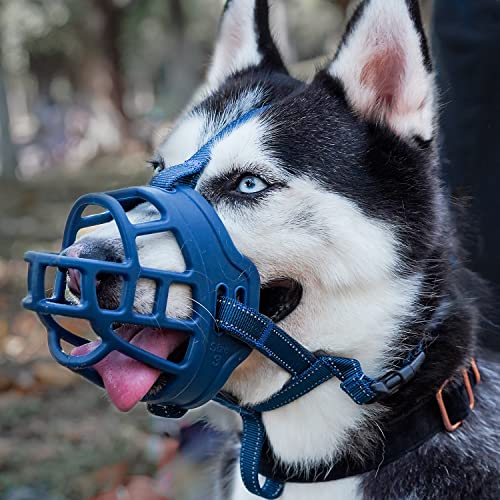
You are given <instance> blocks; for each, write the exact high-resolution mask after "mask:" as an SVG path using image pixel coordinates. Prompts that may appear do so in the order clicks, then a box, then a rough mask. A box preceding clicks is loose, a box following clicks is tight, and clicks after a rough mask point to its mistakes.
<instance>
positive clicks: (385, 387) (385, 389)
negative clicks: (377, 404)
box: [371, 351, 425, 401]
mask: <svg viewBox="0 0 500 500" xmlns="http://www.w3.org/2000/svg"><path fill="white" fill-rule="evenodd" d="M424 361H425V352H423V351H421V352H419V353H418V354H417V356H416V357H415V359H414V360H413V361H412V362H411V363H409V364H407V365H405V366H403V367H402V368H399V369H398V370H391V371H390V372H388V373H386V374H385V375H383V376H382V377H380V378H379V379H377V380H376V381H375V382H374V383H373V384H372V385H371V388H372V390H373V391H374V392H375V393H376V394H377V395H376V396H375V399H374V400H373V401H379V400H380V399H383V398H385V397H387V396H390V395H392V394H394V393H395V392H397V391H399V389H400V387H401V386H402V385H404V384H406V383H407V382H408V381H410V380H411V379H412V378H413V377H414V376H415V375H416V373H417V370H418V369H419V368H420V367H421V366H422V364H423V362H424Z"/></svg>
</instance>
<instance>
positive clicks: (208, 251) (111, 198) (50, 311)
mask: <svg viewBox="0 0 500 500" xmlns="http://www.w3.org/2000/svg"><path fill="white" fill-rule="evenodd" d="M144 202H148V203H150V204H152V205H153V206H154V207H155V208H156V209H157V210H158V212H159V214H160V216H159V218H158V219H156V220H153V221H150V222H145V223H141V224H133V223H132V222H130V220H129V218H128V217H127V213H126V208H127V207H129V206H135V205H138V204H140V203H144ZM91 205H94V206H95V205H97V206H99V207H102V208H103V209H104V210H105V211H104V212H103V213H99V214H96V215H89V216H84V215H83V213H84V210H85V209H86V208H87V207H88V206H91ZM113 220H114V222H115V223H116V226H117V228H118V231H119V234H120V237H121V242H122V244H123V253H124V258H123V262H107V261H102V260H93V259H87V258H79V257H71V256H66V255H63V254H54V253H41V252H28V253H27V254H26V257H25V258H26V260H27V262H29V264H30V266H29V276H28V290H29V292H28V296H27V297H26V298H25V300H24V306H25V307H26V308H28V309H31V310H33V311H35V312H36V313H37V314H38V316H39V317H40V319H41V321H42V322H43V323H44V325H45V326H46V328H47V330H48V336H49V337H48V338H49V348H50V352H51V354H52V355H53V356H54V358H55V359H56V360H57V361H58V362H59V363H60V364H62V365H64V366H66V367H67V368H70V369H71V370H74V371H75V372H77V373H79V374H81V375H82V376H84V377H86V378H87V379H89V380H91V381H92V382H94V383H97V384H99V385H101V386H102V385H103V381H102V379H101V377H100V376H99V374H98V373H97V371H96V370H95V369H94V368H92V366H93V365H95V364H96V363H98V362H100V361H102V360H103V359H104V358H105V357H106V356H108V355H109V354H110V353H111V352H112V351H119V352H120V353H122V354H124V355H127V356H129V357H131V358H133V359H135V360H138V361H140V362H142V363H144V364H146V365H148V366H150V367H153V368H156V369H158V370H160V371H161V373H162V374H164V376H163V384H164V385H163V386H162V387H161V388H159V389H158V390H157V391H156V392H155V394H154V395H153V396H151V395H149V394H148V395H147V396H146V397H145V398H144V399H143V401H149V402H160V401H168V402H169V403H170V404H175V405H178V406H181V407H183V408H194V407H197V406H199V405H201V404H203V403H205V402H207V401H209V400H210V399H213V398H214V396H215V395H216V394H217V393H218V392H219V390H220V389H221V388H222V386H223V385H224V383H225V382H226V380H227V379H228V377H229V376H230V374H231V373H232V372H233V370H234V369H235V368H236V367H237V366H238V365H239V364H240V363H241V362H242V361H243V360H244V359H245V358H246V357H247V356H248V354H249V353H250V351H251V348H250V347H249V346H248V345H246V344H245V343H243V342H241V341H240V340H238V339H235V338H233V337H231V336H228V335H225V334H223V333H222V332H220V331H218V329H217V327H216V324H215V319H214V318H215V317H216V308H217V299H218V297H220V296H221V295H223V296H227V297H228V298H232V299H234V298H237V299H238V300H239V301H241V302H242V303H243V304H245V305H247V306H249V307H251V308H255V309H258V303H259V287H260V282H259V275H258V272H257V270H256V268H255V266H254V265H253V264H252V262H251V261H250V260H248V259H247V258H245V257H244V256H242V255H241V254H240V253H239V252H238V250H237V249H236V248H235V246H234V244H233V243H232V241H231V238H230V237H229V235H228V233H227V231H226V229H225V227H224V225H223V223H222V222H221V220H220V219H219V217H218V215H217V213H216V212H215V210H214V209H213V208H212V207H211V205H210V204H209V203H208V202H207V201H206V200H205V199H204V198H203V197H202V196H201V195H200V194H199V193H197V192H196V191H194V190H193V189H191V188H190V187H187V186H178V187H176V188H174V189H172V190H168V191H167V190H163V189H159V188H155V187H133V188H127V189H122V190H118V191H112V192H108V193H99V194H89V195H86V196H83V197H82V198H80V199H79V200H78V201H77V202H76V203H75V205H74V207H73V209H72V210H71V213H70V215H69V218H68V221H67V225H66V229H65V233H64V240H63V245H62V247H63V250H64V249H67V248H69V247H70V246H71V245H72V244H73V243H74V242H75V240H76V238H77V233H78V232H79V231H80V230H81V229H84V228H89V227H93V226H101V225H102V224H106V223H108V222H111V221H113ZM161 232H170V233H172V234H173V235H174V236H175V238H176V240H177V243H178V245H179V247H180V249H181V251H182V255H183V257H184V261H185V271H183V272H171V271H164V270H159V269H153V268H147V267H143V266H141V264H140V261H139V256H138V251H137V245H136V239H137V238H138V237H139V236H143V235H148V234H156V233H161ZM49 268H57V272H56V277H55V283H54V292H53V295H52V296H51V297H47V296H46V292H45V287H46V273H47V270H48V269H49ZM69 269H74V270H77V271H78V272H79V274H80V289H81V298H80V301H79V303H78V304H75V303H72V302H70V301H68V300H67V299H66V276H67V271H68V270H69ZM102 274H106V275H114V276H118V277H119V278H120V281H121V283H122V287H121V300H120V305H119V306H118V307H117V308H116V309H113V310H109V309H105V308H103V307H101V306H100V305H99V299H98V292H97V289H96V282H97V280H98V279H99V278H98V276H99V275H102ZM140 279H149V280H153V281H154V282H155V283H156V295H155V299H154V305H153V308H152V311H151V312H150V313H148V314H139V313H138V312H136V310H135V309H134V297H135V290H136V285H137V282H138V281H139V280H140ZM172 284H182V285H186V286H188V287H190V289H191V296H192V304H191V306H192V315H191V316H190V317H189V318H187V319H183V318H174V317H168V315H167V313H166V311H167V301H168V293H169V288H170V286H171V285H172ZM55 316H68V317H72V318H82V319H85V320H88V322H89V323H90V325H91V327H92V329H93V330H94V332H95V333H96V334H97V335H98V336H99V337H100V339H101V342H100V345H99V346H98V347H97V348H95V349H94V350H92V352H88V353H86V354H83V355H78V356H72V355H70V354H68V353H66V352H64V350H63V346H62V341H65V342H67V343H69V344H70V345H72V346H75V347H77V346H82V345H84V344H86V343H88V340H87V339H85V338H82V337H80V336H79V335H76V334H75V333H73V332H71V331H69V330H68V329H67V328H65V327H63V326H62V325H61V324H60V322H59V321H58V319H56V318H55ZM116 324H132V325H143V326H144V327H152V328H161V329H169V330H175V331H178V332H183V333H184V334H185V335H186V342H185V344H187V348H186V349H185V354H184V357H183V359H182V360H181V361H178V362H175V361H172V360H169V359H162V358H160V357H159V356H156V355H154V354H152V353H151V352H148V351H146V350H143V349H141V348H139V347H137V346H136V345H133V344H132V343H130V342H128V341H127V340H124V338H122V337H121V336H119V335H118V334H117V333H116V331H115V330H114V326H116ZM165 375H166V377H165Z"/></svg>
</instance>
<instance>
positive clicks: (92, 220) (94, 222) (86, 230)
mask: <svg viewBox="0 0 500 500" xmlns="http://www.w3.org/2000/svg"><path fill="white" fill-rule="evenodd" d="M105 214H107V215H105ZM81 217H82V218H83V219H87V220H86V221H85V224H86V227H83V228H82V229H80V230H79V231H78V232H77V233H76V241H78V240H79V239H81V238H83V237H84V236H86V235H88V234H90V233H92V232H94V231H95V230H97V229H99V228H100V227H102V225H103V224H105V223H106V222H111V221H112V220H113V216H112V215H111V214H110V213H109V212H108V210H106V209H105V208H104V207H101V206H99V205H87V206H86V207H85V208H84V210H83V213H82V215H81Z"/></svg>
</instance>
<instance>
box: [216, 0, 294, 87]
mask: <svg viewBox="0 0 500 500" xmlns="http://www.w3.org/2000/svg"><path fill="white" fill-rule="evenodd" d="M253 66H261V67H266V68H268V69H269V70H274V71H280V72H286V69H285V66H284V64H283V60H282V58H281V55H280V53H279V51H278V49H277V46H276V44H275V42H274V40H273V37H272V34H271V28H270V23H269V5H268V0H227V1H226V5H225V7H224V12H223V14H222V19H221V22H220V26H219V35H218V39H217V42H216V45H215V51H214V55H213V59H212V64H211V65H210V68H209V71H208V75H207V83H208V86H209V87H210V88H217V87H218V86H219V85H220V84H221V83H223V82H224V80H226V79H227V78H228V77H230V76H231V75H232V74H234V73H236V72H238V71H242V70H245V69H247V68H250V67H253Z"/></svg>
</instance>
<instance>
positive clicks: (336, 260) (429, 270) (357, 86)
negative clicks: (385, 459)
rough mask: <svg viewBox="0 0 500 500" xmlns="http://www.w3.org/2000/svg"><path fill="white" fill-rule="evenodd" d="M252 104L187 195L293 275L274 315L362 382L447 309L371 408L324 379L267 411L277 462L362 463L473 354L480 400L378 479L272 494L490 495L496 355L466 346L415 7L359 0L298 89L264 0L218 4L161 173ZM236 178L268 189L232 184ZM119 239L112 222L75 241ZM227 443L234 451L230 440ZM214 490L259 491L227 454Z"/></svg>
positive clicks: (269, 367)
mask: <svg viewBox="0 0 500 500" xmlns="http://www.w3.org/2000/svg"><path fill="white" fill-rule="evenodd" d="M264 104H271V105H272V106H271V108H270V109H269V110H268V111H266V112H264V113H263V114H261V115H259V116H257V117H255V118H253V119H252V120H250V121H248V122H246V123H245V124H243V125H242V126H241V127H239V128H237V129H235V130H234V131H233V132H232V133H230V134H229V135H228V136H226V137H225V138H224V139H223V140H222V141H220V142H219V143H218V144H216V145H215V147H214V149H213V155H212V160H211V161H210V163H209V165H208V167H207V168H206V170H205V171H204V173H203V175H202V176H201V178H200V180H199V182H198V185H197V189H198V190H199V191H200V192H201V193H202V194H203V195H204V196H205V197H206V198H207V199H208V200H209V201H210V202H211V203H212V205H213V206H214V207H215V209H216V210H217V212H218V214H219V216H220V217H221V219H222V221H223V222H224V224H225V225H226V227H227V229H228V230H229V233H230V234H231V236H232V239H233V241H234V242H235V244H236V246H237V247H238V248H239V250H240V251H241V252H242V253H243V254H245V255H246V256H248V257H249V258H250V259H251V260H252V261H253V262H254V263H255V264H256V266H257V268H258V270H259V273H260V275H261V279H262V281H263V283H266V282H269V281H272V280H275V279H278V278H290V279H293V280H295V281H296V282H298V283H300V285H301V286H302V289H303V295H302V299H301V301H300V303H299V305H298V306H297V307H296V308H295V309H294V310H293V311H292V312H291V313H290V314H289V315H288V316H286V317H285V318H284V319H283V320H282V321H281V322H280V326H281V327H282V328H283V329H285V330H286V331H287V332H288V333H289V334H290V335H292V336H294V337H295V338H296V339H297V340H298V341H300V342H301V343H302V344H303V345H305V346H306V347H307V348H308V349H310V350H311V351H324V352H328V353H332V354H335V355H339V356H346V357H350V358H356V359H358V360H359V361H360V362H361V364H362V366H363V367H364V369H365V371H366V372H367V373H368V374H369V375H370V376H372V377H375V376H377V375H380V374H381V373H383V372H384V371H385V370H387V369H388V368H389V367H391V365H393V364H394V363H396V362H397V361H398V360H401V358H404V357H405V355H406V353H407V352H408V351H409V350H410V349H412V348H413V347H414V346H415V345H417V343H418V342H419V341H420V339H421V338H422V337H423V336H424V335H425V332H424V325H425V324H426V323H427V321H428V320H429V318H430V317H431V315H432V313H433V311H434V310H435V309H436V307H438V306H439V305H441V304H442V303H443V301H446V302H449V304H450V309H449V314H448V317H447V319H446V320H445V321H444V322H443V324H442V325H441V326H440V327H439V331H438V332H437V334H438V335H437V336H436V339H435V340H434V342H433V343H432V344H431V346H430V347H429V348H428V350H427V360H426V362H425V364H424V366H423V367H422V369H421V370H420V371H419V373H418V376H417V377H416V378H415V379H414V380H413V381H412V382H411V383H409V384H408V385H407V386H405V387H404V388H403V389H402V390H401V391H399V392H398V393H397V394H396V395H394V396H393V397H391V398H390V399H388V400H386V401H384V403H382V404H375V405H366V406H358V405H356V404H354V403H353V402H352V401H351V400H350V399H349V398H348V397H347V396H346V394H345V393H344V392H343V391H341V390H340V389H339V383H338V381H334V380H332V381H329V382H327V383H325V384H323V385H321V386H320V387H318V388H316V389H315V390H314V391H312V392H311V393H309V394H307V395H305V396H303V397H302V398H300V399H298V400H297V401H295V402H293V403H291V404H289V405H287V406H285V407H282V408H279V409H277V410H275V411H272V412H269V413H266V414H264V417H263V419H264V424H265V427H266V432H267V434H268V436H269V440H270V443H271V445H272V448H273V450H274V453H275V455H276V458H277V460H280V461H282V462H284V463H285V464H289V465H290V467H297V468H307V467H308V466H310V465H311V464H315V463H318V462H326V463H333V462H334V461H335V460H336V459H337V458H338V457H340V456H343V455H351V456H353V457H357V458H358V459H359V460H363V457H366V456H368V455H369V454H370V450H371V449H372V448H373V443H375V442H376V441H378V440H381V439H383V436H384V427H385V426H386V425H387V424H386V423H387V421H388V420H389V419H390V418H391V417H394V416H396V415H400V414H402V413H403V412H405V411H407V410H408V409H410V408H412V407H413V405H414V404H415V402H416V401H417V400H420V399H422V398H425V397H432V395H433V394H434V393H435V392H436V390H437V389H438V388H439V386H440V385H441V384H442V383H443V381H444V380H446V379H447V378H449V377H451V376H453V375H455V374H457V373H459V372H460V370H461V369H462V368H463V367H465V366H467V364H468V361H469V359H470V357H471V356H472V355H478V357H479V365H480V368H481V371H482V374H483V379H484V382H483V383H482V384H480V385H479V387H478V389H477V395H478V396H477V399H478V404H477V407H476V409H475V410H474V412H473V414H472V416H471V417H470V418H469V419H468V420H467V421H466V422H465V423H464V425H463V426H462V427H461V428H460V429H459V430H457V431H456V432H455V433H453V434H447V433H444V432H443V433H441V434H439V435H437V436H435V437H434V438H433V439H431V440H430V441H428V442H427V443H425V444H424V445H423V446H421V447H420V448H419V449H418V450H417V451H414V452H411V453H408V454H407V455H405V456H404V457H402V458H401V459H399V460H398V461H397V462H395V463H393V464H390V465H387V466H385V467H383V468H380V469H379V470H377V471H376V472H370V473H368V474H365V475H361V476H356V477H350V478H347V479H342V480H338V481H333V482H329V483H315V484H288V485H287V486H286V488H285V492H284V495H283V499H284V500H299V499H300V500H302V499H305V498H314V499H315V500H319V499H332V498H339V499H422V500H423V499H426V500H427V499H447V498H450V499H451V498H454V499H455V498H464V499H465V498H471V497H475V498H480V499H494V498H500V473H499V465H500V455H499V451H498V433H499V432H500V424H499V419H498V415H497V411H496V404H498V401H499V400H500V398H499V394H498V391H499V389H498V387H499V384H500V377H499V375H498V373H497V371H498V364H497V365H496V366H495V365H494V364H492V362H491V360H488V359H487V357H485V356H481V355H479V354H478V353H477V352H476V342H475V337H476V331H477V328H478V326H477V325H478V317H479V314H478V310H477V305H476V301H475V292H474V291H473V290H474V288H473V279H472V277H471V276H470V274H469V273H468V272H467V270H466V269H464V268H463V266H462V264H461V260H462V257H463V256H462V253H461V250H460V246H459V243H458V239H457V236H456V233H455V227H454V224H453V221H452V216H451V214H450V210H449V206H448V200H447V196H446V193H445V191H444V189H443V187H442V185H441V180H440V177H439V175H440V170H439V161H438V155H437V145H436V142H437V130H436V127H435V122H436V98H435V89H434V77H433V70H432V64H431V58H430V55H429V52H428V48H427V44H426V40H425V36H424V32H423V29H422V26H421V21H420V14H419V11H418V5H417V2H416V1H411V0H407V1H404V0H367V1H364V2H363V3H362V4H361V6H360V8H359V9H358V10H357V12H356V13H355V15H354V16H353V18H352V20H351V22H350V23H349V25H348V27H347V31H346V34H345V36H344V38H343V41H342V42H341V45H340V47H339V49H338V51H337V54H336V56H335V57H334V58H333V60H332V61H331V63H330V64H329V65H328V66H327V67H326V68H324V69H322V70H321V71H319V72H318V73H317V75H316V76H315V78H314V79H313V81H312V82H310V83H308V84H306V83H303V82H300V81H297V80H295V79H294V78H292V77H291V76H289V74H288V72H287V70H286V68H285V65H284V62H283V59H282V57H281V55H280V53H279V51H278V49H277V46H276V44H275V43H274V41H273V36H272V34H271V28H270V24H269V12H268V5H267V1H266V0H232V1H229V2H228V4H227V5H226V8H225V11H224V15H223V18H222V21H221V25H220V29H219V37H218V40H217V42H216V47H215V53H214V57H213V61H212V64H211V66H210V69H209V71H208V77H207V81H206V85H205V90H204V94H203V97H199V96H198V97H197V99H196V101H195V103H193V104H192V105H191V106H190V108H189V110H188V111H187V112H186V113H185V114H184V115H183V116H182V117H181V118H180V119H179V121H178V123H177V125H176V127H175V128H174V130H173V131H172V133H171V134H170V135H169V137H168V138H167V139H166V140H165V142H164V143H163V144H162V145H161V146H160V148H159V150H158V161H159V165H160V168H162V166H163V165H165V166H166V167H168V166H169V165H174V164H177V163H180V162H182V161H184V160H186V159H187V158H189V157H190V156H191V155H192V154H193V153H194V152H195V151H197V150H198V149H199V148H200V147H201V146H202V145H203V144H204V143H205V142H206V141H207V140H208V139H209V138H210V137H212V136H213V135H214V134H215V133H217V131H219V130H221V128H222V127H223V126H224V125H225V124H227V123H229V122H231V121H232V120H234V119H235V118H237V117H238V116H240V115H241V114H242V113H243V112H245V111H247V110H250V109H252V108H255V107H259V106H262V105H264ZM245 175H252V176H257V177H258V178H260V179H262V181H263V182H264V183H265V184H266V185H267V188H266V189H264V190H263V191H261V192H259V193H256V194H245V193H242V192H241V191H240V190H239V189H238V186H239V182H240V180H241V178H242V177H244V176H245ZM151 216H152V213H151V208H150V207H149V208H148V207H145V206H144V205H141V206H139V207H137V208H135V209H134V210H133V211H132V212H130V217H131V219H132V220H134V221H137V220H147V219H148V218H150V217H151ZM115 239H116V233H115V228H114V227H113V226H112V225H110V226H108V227H107V228H103V229H101V230H99V231H97V232H95V233H92V234H91V235H89V236H87V237H86V238H84V239H83V240H81V242H80V243H79V244H80V245H82V242H84V243H85V244H86V245H88V246H89V247H93V248H96V247H98V246H99V245H102V244H103V242H104V241H107V244H108V245H109V244H112V242H113V241H115ZM110 242H111V243H110ZM115 250H116V251H119V244H117V243H116V244H115ZM139 250H140V256H141V262H142V263H143V264H145V265H150V266H152V267H159V268H164V269H173V270H182V267H183V262H182V254H181V253H180V251H179V248H178V247H177V244H176V242H175V240H174V239H173V238H172V237H171V236H169V235H150V236H147V237H144V239H143V241H141V242H139ZM148 287H149V285H148V284H147V283H139V286H138V290H137V294H136V307H137V309H139V310H140V309H141V308H144V309H146V308H148V307H149V306H150V305H151V301H152V300H153V297H154V292H153V291H151V290H150V289H149V288H148ZM171 297H172V304H169V307H170V312H171V313H172V314H178V315H183V314H185V311H186V309H188V308H189V303H190V300H189V299H190V294H189V290H186V289H182V287H179V289H177V290H173V292H172V294H171ZM287 377H288V376H287V374H286V373H285V372H284V371H282V370H281V369H280V368H279V367H277V366H276V365H274V364H273V363H272V362H270V361H269V360H267V359H266V358H264V357H262V356H261V355H260V354H258V353H256V352H255V353H253V354H252V355H251V356H250V357H249V358H248V360H247V361H246V362H245V363H244V364H243V365H241V366H240V367H239V368H238V369H237V370H236V371H235V372H234V374H233V376H232V377H231V378H230V380H229V382H228V383H227V386H226V389H227V390H228V391H229V392H231V393H233V394H234V395H235V396H236V397H237V398H238V399H239V400H240V401H241V403H243V404H252V403H256V402H260V401H263V400H265V399H266V398H268V397H269V396H270V395H272V394H273V393H275V392H276V391H278V390H279V389H280V388H281V387H282V386H283V384H284V383H285V382H286V380H287ZM227 452H228V453H230V454H232V455H233V454H234V456H236V454H237V446H233V447H230V450H227ZM225 458H226V459H227V458H228V457H227V455H226V456H225ZM228 460H229V459H228ZM228 463H231V462H230V460H229V462H228ZM226 465H227V464H226ZM228 478H230V479H231V480H229V481H228ZM222 483H224V484H225V488H226V489H225V490H224V492H223V493H221V497H222V498H232V499H234V500H243V499H247V498H248V499H250V498H255V497H254V496H252V495H251V494H249V493H248V492H246V490H245V488H244V486H243V485H242V483H241V480H240V478H239V470H238V467H237V465H236V464H233V465H232V466H231V471H230V473H229V474H228V473H227V467H226V471H225V477H224V481H222Z"/></svg>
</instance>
